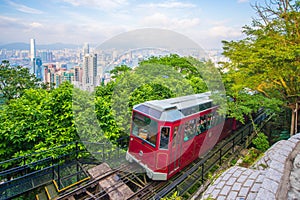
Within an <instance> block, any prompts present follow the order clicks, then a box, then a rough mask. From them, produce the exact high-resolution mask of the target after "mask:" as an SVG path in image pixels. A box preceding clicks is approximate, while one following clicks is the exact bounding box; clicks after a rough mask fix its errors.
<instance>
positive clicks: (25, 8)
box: [9, 1, 43, 14]
mask: <svg viewBox="0 0 300 200" xmlns="http://www.w3.org/2000/svg"><path fill="white" fill-rule="evenodd" d="M9 4H10V5H11V6H13V7H14V8H15V9H16V10H18V11H20V12H24V13H29V14H43V12H42V11H41V10H37V9H34V8H30V7H28V6H25V5H23V4H18V3H14V2H12V1H9Z"/></svg>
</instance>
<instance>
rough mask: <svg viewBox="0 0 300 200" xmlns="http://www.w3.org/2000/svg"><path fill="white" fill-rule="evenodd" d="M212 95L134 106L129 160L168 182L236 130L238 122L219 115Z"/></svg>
mask: <svg viewBox="0 0 300 200" xmlns="http://www.w3.org/2000/svg"><path fill="white" fill-rule="evenodd" d="M210 97H211V93H210V92H206V93H201V94H195V95H189V96H183V97H177V98H171V99H165V100H154V101H147V102H145V103H141V104H138V105H136V106H134V108H133V112H132V124H131V132H130V140H129V147H128V151H127V153H126V159H127V160H128V161H129V162H132V161H135V162H137V163H139V164H140V165H141V166H142V167H143V168H144V169H145V170H146V172H147V176H148V177H149V178H150V179H153V180H168V179H169V178H170V177H172V176H173V175H174V174H176V173H177V172H178V171H179V170H181V169H182V168H184V167H185V166H187V165H188V164H190V163H191V162H192V161H194V160H195V159H197V158H198V157H200V156H202V155H204V154H205V153H207V152H208V151H209V150H210V149H211V148H213V146H214V145H215V144H216V143H217V142H218V141H220V140H222V139H223V138H225V137H226V136H228V134H229V133H230V131H231V130H233V129H235V128H236V127H235V126H236V125H235V124H236V123H235V120H234V119H226V120H224V118H223V117H222V116H220V115H218V113H217V112H216V111H217V109H218V106H216V105H214V104H213V102H212V99H211V98H210Z"/></svg>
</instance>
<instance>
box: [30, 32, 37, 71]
mask: <svg viewBox="0 0 300 200" xmlns="http://www.w3.org/2000/svg"><path fill="white" fill-rule="evenodd" d="M35 58H36V50H35V39H33V38H31V39H30V61H31V67H32V72H33V74H35Z"/></svg>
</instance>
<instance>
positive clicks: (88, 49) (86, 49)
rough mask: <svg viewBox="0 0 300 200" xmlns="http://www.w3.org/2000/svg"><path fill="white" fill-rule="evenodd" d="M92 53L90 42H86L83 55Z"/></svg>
mask: <svg viewBox="0 0 300 200" xmlns="http://www.w3.org/2000/svg"><path fill="white" fill-rule="evenodd" d="M89 53H90V46H89V43H87V42H86V43H84V45H83V56H85V55H87V54H89Z"/></svg>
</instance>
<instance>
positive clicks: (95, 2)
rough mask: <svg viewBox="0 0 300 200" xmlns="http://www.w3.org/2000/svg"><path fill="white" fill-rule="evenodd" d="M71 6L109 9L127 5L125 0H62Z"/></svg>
mask: <svg viewBox="0 0 300 200" xmlns="http://www.w3.org/2000/svg"><path fill="white" fill-rule="evenodd" d="M63 1H64V2H66V3H69V4H71V5H73V6H77V7H78V6H85V7H92V8H93V7H94V8H97V9H100V10H111V9H115V8H120V7H122V6H124V5H127V0H84V1H83V0H63Z"/></svg>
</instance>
